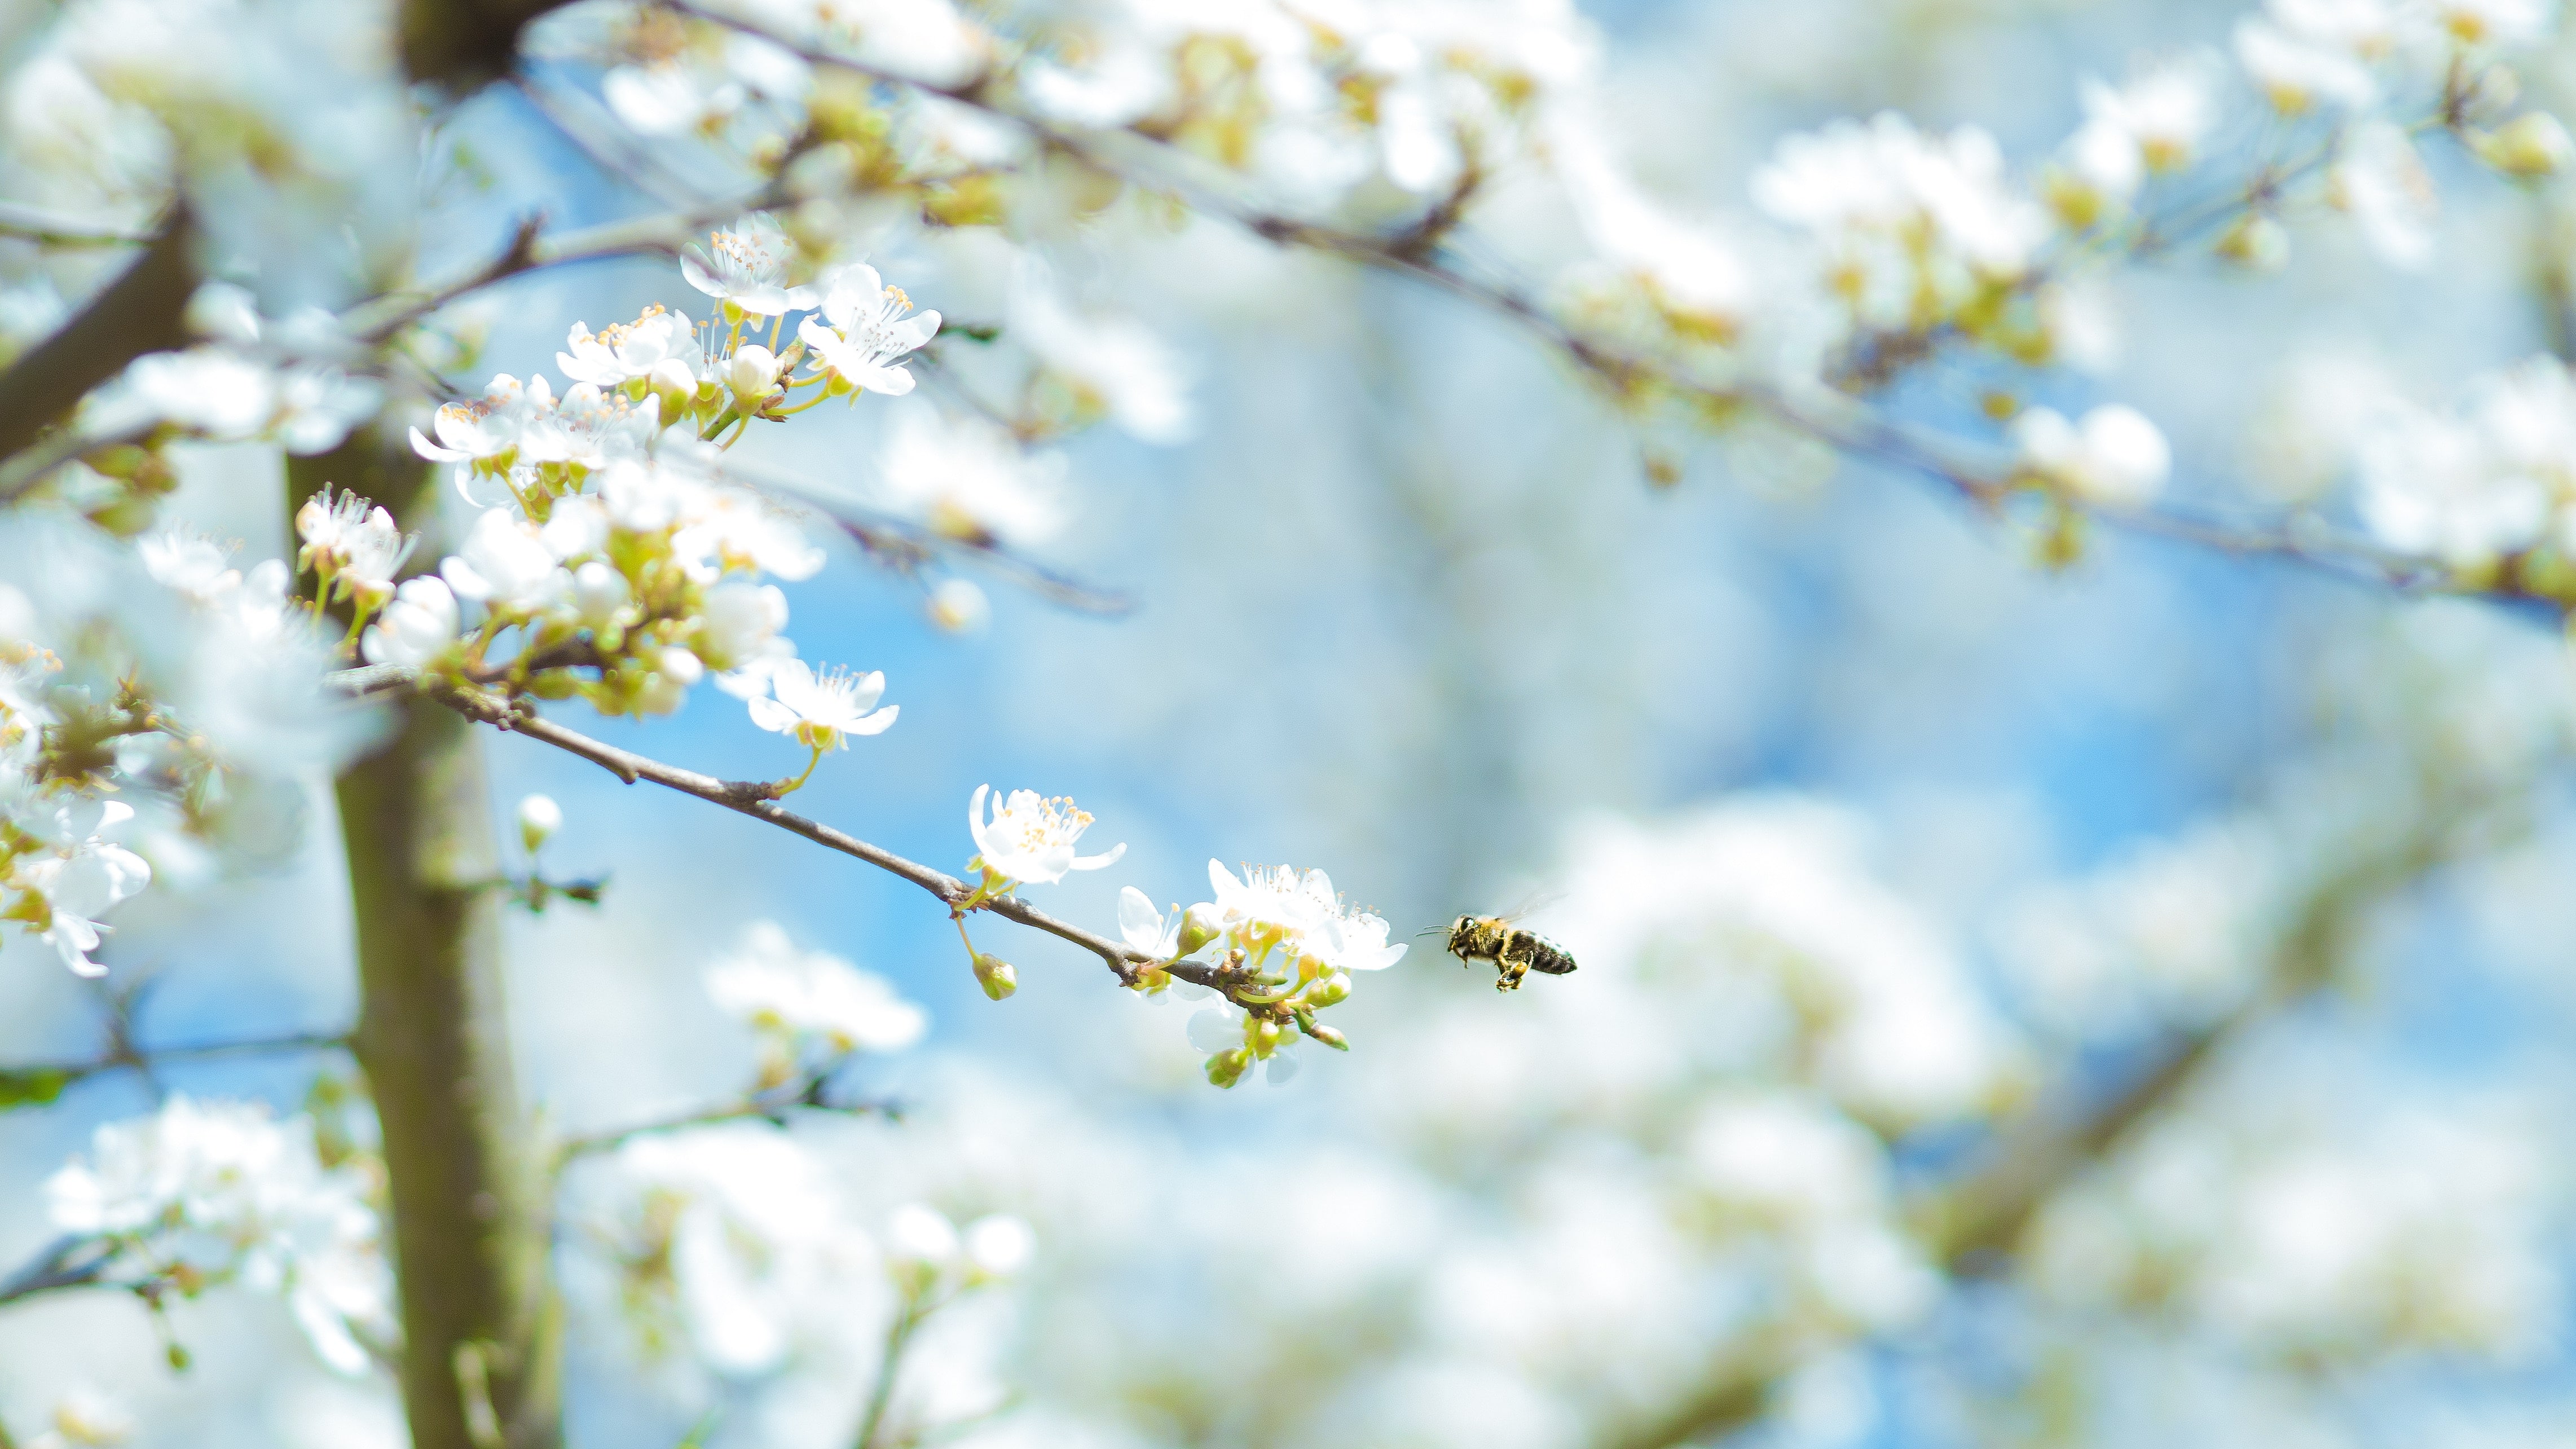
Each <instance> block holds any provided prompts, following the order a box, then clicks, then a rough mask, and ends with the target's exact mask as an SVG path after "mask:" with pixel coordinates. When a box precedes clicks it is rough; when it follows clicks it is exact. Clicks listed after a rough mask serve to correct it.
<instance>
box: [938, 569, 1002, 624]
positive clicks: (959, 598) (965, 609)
mask: <svg viewBox="0 0 2576 1449" xmlns="http://www.w3.org/2000/svg"><path fill="white" fill-rule="evenodd" d="M929 613H930V622H932V623H934V624H936V625H938V626H939V627H940V628H942V629H945V630H947V631H948V632H949V633H951V634H971V633H973V632H975V631H976V630H978V629H981V628H983V627H984V625H985V624H986V623H987V622H988V621H990V620H991V619H992V617H993V605H992V601H991V600H989V599H986V598H985V597H984V591H983V590H982V589H980V588H978V587H976V585H975V581H974V580H973V579H941V580H940V581H939V587H937V588H935V589H932V590H931V591H930V607H929Z"/></svg>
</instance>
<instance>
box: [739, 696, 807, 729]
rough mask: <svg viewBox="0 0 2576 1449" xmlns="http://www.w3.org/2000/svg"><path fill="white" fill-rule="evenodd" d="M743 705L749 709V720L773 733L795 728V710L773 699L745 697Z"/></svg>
mask: <svg viewBox="0 0 2576 1449" xmlns="http://www.w3.org/2000/svg"><path fill="white" fill-rule="evenodd" d="M743 707H744V708H746V709H749V710H750V711H751V722H752V723H753V724H756V725H758V726H760V727H761V728H762V729H765V730H768V731H770V732H772V733H774V734H782V735H783V734H786V733H787V732H788V731H790V730H792V729H794V728H796V723H797V720H798V715H797V713H796V711H794V710H792V709H789V708H788V707H787V706H785V705H783V704H780V703H779V702H778V701H777V700H774V699H767V698H762V699H746V700H744V701H743Z"/></svg>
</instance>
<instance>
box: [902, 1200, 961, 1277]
mask: <svg viewBox="0 0 2576 1449" xmlns="http://www.w3.org/2000/svg"><path fill="white" fill-rule="evenodd" d="M885 1239H886V1243H885V1247H886V1262H887V1266H888V1267H890V1268H892V1269H893V1270H894V1274H895V1280H896V1282H897V1283H898V1284H900V1285H901V1286H902V1287H903V1288H904V1289H905V1291H906V1292H912V1293H918V1292H920V1291H921V1290H923V1289H925V1288H927V1287H929V1286H930V1285H931V1284H932V1283H933V1282H935V1281H937V1280H938V1278H939V1275H940V1274H942V1273H945V1272H947V1271H948V1268H949V1265H950V1264H952V1263H954V1262H956V1261H957V1229H956V1228H955V1227H953V1226H951V1225H950V1224H949V1221H948V1219H947V1218H946V1217H944V1216H942V1215H941V1214H940V1212H939V1210H938V1209H936V1208H931V1207H925V1206H923V1205H922V1204H920V1203H906V1204H904V1205H903V1206H902V1207H899V1208H896V1209H895V1210H894V1212H893V1214H892V1215H891V1216H889V1217H888V1218H887V1219H886V1228H885Z"/></svg>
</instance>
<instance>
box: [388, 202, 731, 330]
mask: <svg viewBox="0 0 2576 1449" xmlns="http://www.w3.org/2000/svg"><path fill="white" fill-rule="evenodd" d="M758 204H760V203H758V202H757V201H754V202H740V201H736V202H726V203H721V204H718V203H713V202H710V203H708V204H706V205H703V206H699V207H695V208H692V209H688V210H681V211H668V212H657V213H655V214H653V215H651V216H642V217H633V218H630V219H628V220H625V221H612V222H604V223H602V224H600V225H598V226H591V227H583V228H581V229H580V230H578V231H567V232H558V233H555V234H554V235H552V236H541V235H539V228H540V227H541V226H542V225H543V224H544V223H543V218H540V217H529V218H527V219H526V220H524V221H522V222H520V223H519V227H518V230H517V232H516V233H515V234H513V235H512V237H511V239H510V245H509V246H508V247H507V248H505V249H504V250H503V251H502V252H501V254H500V255H498V256H496V257H494V258H493V259H492V260H490V261H488V262H486V263H484V264H483V265H482V266H480V267H477V268H476V269H474V270H473V271H472V272H469V273H467V274H466V275H465V276H462V277H459V278H457V279H456V280H454V281H451V282H448V283H447V284H445V285H443V286H440V287H437V288H434V289H432V290H430V291H428V292H413V293H403V292H389V293H386V294H385V295H384V296H381V297H377V298H374V299H371V300H369V301H367V302H362V303H360V304H359V305H357V306H355V307H352V308H350V309H349V310H348V311H347V312H344V313H342V314H341V317H340V322H341V325H342V326H344V327H346V328H347V329H348V330H349V333H350V335H352V336H354V337H358V338H360V339H363V340H365V341H368V342H381V341H383V340H384V339H386V338H387V337H390V336H392V335H393V334H394V333H395V332H397V331H399V330H401V329H402V328H403V327H405V326H408V325H409V324H411V323H414V322H417V321H419V320H420V319H421V318H423V317H426V316H428V315H429V314H430V313H432V312H435V311H437V310H438V309H439V308H441V307H444V306H446V305H447V304H448V303H450V302H453V301H455V300H456V299H458V298H459V297H463V296H466V295H467V294H469V293H472V292H476V291H480V290H481V289H483V288H485V287H488V286H491V285H492V284H494V283H495V282H504V281H507V280H509V279H510V278H512V277H518V276H524V275H526V274H527V273H529V272H534V271H541V270H544V269H546V268H549V267H569V266H578V265H580V264H581V263H583V262H598V261H608V260H611V259H613V258H617V257H632V256H646V255H653V254H661V255H666V256H667V255H672V254H676V253H677V252H678V251H679V249H680V246H681V244H682V243H683V242H686V241H687V240H689V238H690V237H692V236H693V235H695V234H696V232H697V230H698V228H700V227H702V226H706V225H709V224H711V223H714V222H719V221H726V220H730V219H731V218H732V217H733V216H734V214H735V213H736V212H737V211H738V210H739V209H740V208H741V207H743V206H745V205H758Z"/></svg>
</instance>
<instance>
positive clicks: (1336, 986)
mask: <svg viewBox="0 0 2576 1449" xmlns="http://www.w3.org/2000/svg"><path fill="white" fill-rule="evenodd" d="M1350 997H1351V973H1349V972H1348V971H1335V972H1333V973H1331V974H1330V975H1328V976H1326V977H1324V979H1322V980H1321V981H1318V982H1316V983H1315V984H1314V985H1312V986H1309V987H1307V988H1306V994H1305V998H1304V999H1305V1003H1306V1005H1307V1006H1309V1007H1312V1008H1315V1009H1318V1010H1320V1009H1322V1008H1324V1007H1327V1006H1338V1005H1340V1004H1341V1003H1343V1002H1345V1001H1348V1000H1350Z"/></svg>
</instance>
